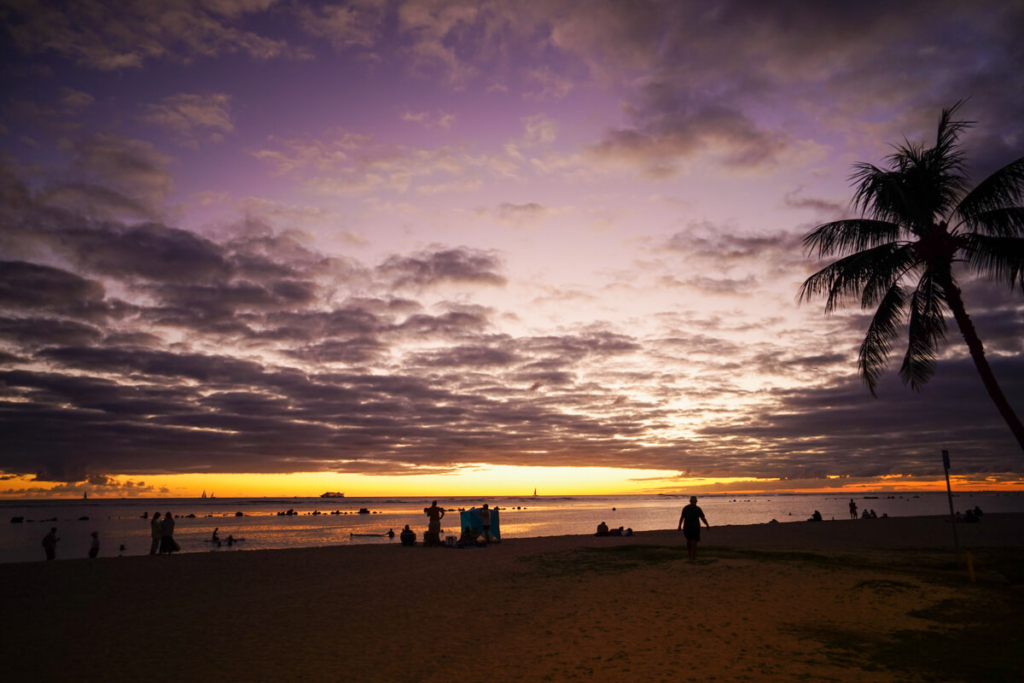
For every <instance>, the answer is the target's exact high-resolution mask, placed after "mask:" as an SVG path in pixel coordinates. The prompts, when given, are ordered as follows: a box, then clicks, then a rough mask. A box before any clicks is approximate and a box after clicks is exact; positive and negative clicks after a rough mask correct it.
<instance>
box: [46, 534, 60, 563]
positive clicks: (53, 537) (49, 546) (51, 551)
mask: <svg viewBox="0 0 1024 683" xmlns="http://www.w3.org/2000/svg"><path fill="white" fill-rule="evenodd" d="M59 540H60V539H59V538H57V527H53V528H52V529H50V533H48V534H46V535H45V536H43V550H45V551H46V559H48V560H56V559H57V541H59Z"/></svg>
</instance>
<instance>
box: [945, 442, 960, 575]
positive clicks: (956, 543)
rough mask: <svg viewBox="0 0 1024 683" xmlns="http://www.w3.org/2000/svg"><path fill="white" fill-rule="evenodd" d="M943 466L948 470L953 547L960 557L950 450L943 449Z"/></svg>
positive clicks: (947, 479) (947, 483)
mask: <svg viewBox="0 0 1024 683" xmlns="http://www.w3.org/2000/svg"><path fill="white" fill-rule="evenodd" d="M942 468H943V469H944V470H946V494H947V495H948V496H949V521H950V522H952V523H953V548H954V549H955V550H956V556H957V557H960V539H959V538H958V537H957V535H956V513H955V512H953V489H952V487H951V486H950V485H949V451H946V450H944V451H942Z"/></svg>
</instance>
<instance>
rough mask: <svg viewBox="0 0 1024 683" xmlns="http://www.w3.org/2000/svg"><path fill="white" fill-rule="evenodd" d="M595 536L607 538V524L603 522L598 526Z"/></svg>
mask: <svg viewBox="0 0 1024 683" xmlns="http://www.w3.org/2000/svg"><path fill="white" fill-rule="evenodd" d="M594 535H595V536H607V535H608V525H607V524H605V523H604V522H601V523H600V524H598V525H597V533H596V534H594Z"/></svg>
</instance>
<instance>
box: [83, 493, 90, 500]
mask: <svg viewBox="0 0 1024 683" xmlns="http://www.w3.org/2000/svg"><path fill="white" fill-rule="evenodd" d="M82 500H89V492H88V491H82Z"/></svg>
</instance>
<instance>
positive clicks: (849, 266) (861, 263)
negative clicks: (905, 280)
mask: <svg viewBox="0 0 1024 683" xmlns="http://www.w3.org/2000/svg"><path fill="white" fill-rule="evenodd" d="M915 264H916V263H915V261H914V260H913V253H912V250H911V249H910V247H909V246H908V245H899V244H892V243H890V244H885V245H881V246H879V247H876V248H873V249H867V250H865V251H861V252H857V253H856V254H851V255H850V256H847V257H845V258H841V259H839V260H838V261H836V262H835V263H831V264H829V265H827V266H825V267H824V268H822V269H821V270H818V271H817V272H816V273H814V274H813V275H811V276H810V278H808V279H807V280H806V281H804V284H803V286H801V288H800V301H804V300H807V299H811V298H813V297H817V296H821V295H824V296H825V297H826V298H825V313H831V312H834V311H835V310H836V309H837V308H839V307H840V306H842V304H843V303H844V302H845V301H847V300H849V299H856V298H860V299H862V298H863V292H864V289H865V287H866V286H868V285H871V287H874V288H878V287H879V284H880V283H884V284H885V288H886V289H888V287H889V286H891V285H892V284H893V283H895V282H896V281H897V280H899V278H901V276H902V275H903V273H904V272H906V270H907V269H908V268H909V267H912V266H913V265H915Z"/></svg>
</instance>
